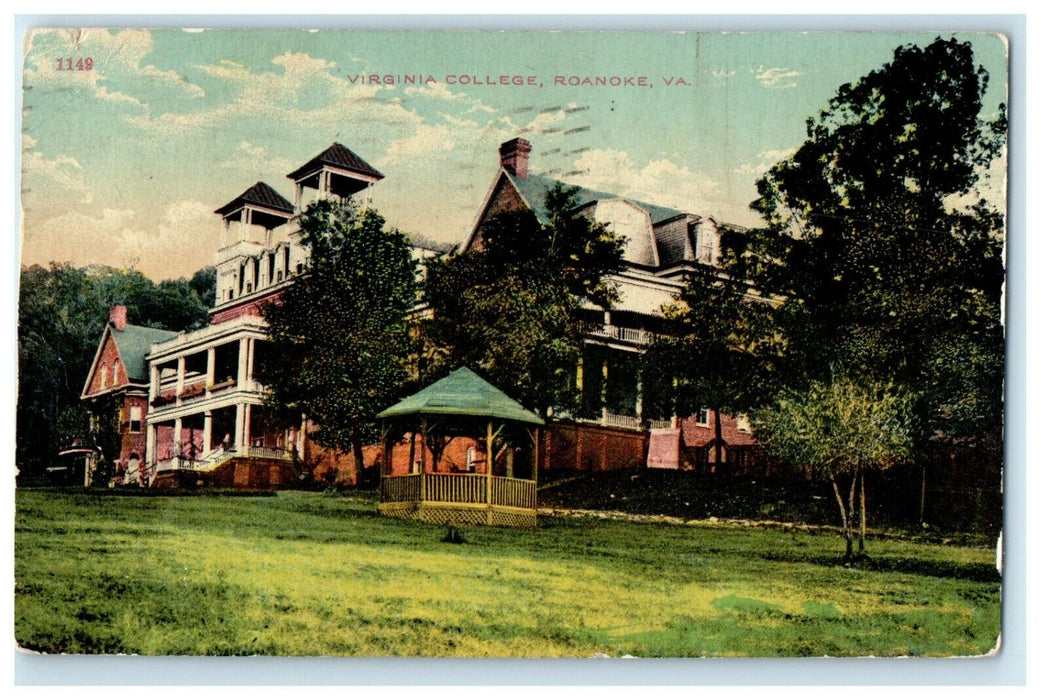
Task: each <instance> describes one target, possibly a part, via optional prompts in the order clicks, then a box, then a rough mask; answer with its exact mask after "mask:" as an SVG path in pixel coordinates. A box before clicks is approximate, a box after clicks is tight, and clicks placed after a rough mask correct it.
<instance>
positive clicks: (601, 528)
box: [14, 28, 1009, 658]
mask: <svg viewBox="0 0 1048 700" xmlns="http://www.w3.org/2000/svg"><path fill="white" fill-rule="evenodd" d="M23 56H24V66H23V73H22V75H23V93H22V95H23V96H22V111H21V119H22V131H21V139H22V140H21V207H22V210H21V211H22V226H21V232H20V236H21V237H20V256H21V258H20V259H21V277H20V286H19V310H18V313H19V316H18V321H19V332H18V342H19V347H18V350H19V354H18V363H19V364H18V380H19V384H18V397H17V416H16V419H17V426H16V432H17V435H16V452H15V464H14V466H15V468H16V474H17V488H16V523H15V579H16V585H15V600H14V613H15V614H14V625H15V629H14V632H15V639H16V640H17V644H18V646H19V648H20V649H22V650H25V651H27V652H42V653H47V654H91V655H111V654H134V655H144V656H171V655H177V656H242V655H260V656H291V657H304V656H307V657H375V656H402V657H509V658H520V657H528V658H532V657H576V658H590V657H625V656H630V657H661V658H667V657H669V658H676V657H738V656H744V657H826V656H830V657H870V656H874V657H899V656H918V657H955V656H976V657H977V656H986V655H993V654H995V653H997V652H998V651H999V649H1000V645H1001V644H1002V634H1003V632H1002V624H1001V619H1002V618H1001V609H1002V608H1001V597H1002V570H1001V566H1000V563H999V541H1000V536H1001V532H1002V523H1003V498H1002V489H1001V484H1002V469H1003V443H1002V429H1003V421H1004V417H1003V401H1002V383H1003V379H1004V328H1003V324H1002V318H1003V316H1002V311H1001V309H1002V303H1003V302H1002V299H1003V285H1004V279H1005V270H1004V257H1003V251H1004V246H1005V241H1006V235H1005V234H1006V228H1007V221H1008V219H1007V203H1006V196H1005V193H1006V174H1007V153H1006V149H1005V146H1006V142H1007V137H1008V123H1009V122H1008V116H1009V114H1008V89H1007V88H1008V57H1009V43H1008V38H1007V37H1006V36H1004V35H1002V34H998V33H991V32H974V31H973V32H945V31H944V32H838V31H825V32H814V33H804V32H787V31H777V32H631V31H615V32H600V31H557V32H545V31H529V32H522V31H436V30H427V31H406V30H401V31H380V30H332V29H327V30H325V29H319V30H306V29H289V30H275V29H240V30H231V29H173V28H154V29H134V28H118V29H106V28H85V29H49V28H37V29H32V30H30V31H29V32H27V33H26V34H25V36H24V47H23ZM1003 639H1004V643H1007V635H1004V637H1003Z"/></svg>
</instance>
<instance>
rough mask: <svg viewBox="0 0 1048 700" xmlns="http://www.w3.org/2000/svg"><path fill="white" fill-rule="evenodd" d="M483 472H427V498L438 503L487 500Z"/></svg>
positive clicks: (484, 501) (482, 501)
mask: <svg viewBox="0 0 1048 700" xmlns="http://www.w3.org/2000/svg"><path fill="white" fill-rule="evenodd" d="M486 480H487V479H486V477H485V476H484V475H483V474H426V494H425V500H427V501H436V502H438V503H479V504H483V503H486V502H487V484H486V483H485V482H486Z"/></svg>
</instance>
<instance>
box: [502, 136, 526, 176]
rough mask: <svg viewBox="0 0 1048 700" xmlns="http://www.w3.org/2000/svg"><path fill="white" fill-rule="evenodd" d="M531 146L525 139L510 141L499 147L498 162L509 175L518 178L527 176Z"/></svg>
mask: <svg viewBox="0 0 1048 700" xmlns="http://www.w3.org/2000/svg"><path fill="white" fill-rule="evenodd" d="M529 153H531V144H530V143H529V142H528V141H527V140H525V139H520V138H517V139H510V140H509V141H507V142H506V143H504V144H502V145H501V146H499V160H500V161H501V165H502V167H503V168H505V169H506V171H507V172H509V174H510V175H516V176H517V177H520V178H526V177H527V176H528V154H529Z"/></svg>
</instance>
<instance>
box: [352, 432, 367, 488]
mask: <svg viewBox="0 0 1048 700" xmlns="http://www.w3.org/2000/svg"><path fill="white" fill-rule="evenodd" d="M363 476H364V445H363V443H362V442H361V441H360V440H354V441H353V484H354V485H355V486H356V485H359V484H360V480H361V478H362V477H363Z"/></svg>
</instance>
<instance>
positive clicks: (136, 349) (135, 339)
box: [103, 324, 178, 382]
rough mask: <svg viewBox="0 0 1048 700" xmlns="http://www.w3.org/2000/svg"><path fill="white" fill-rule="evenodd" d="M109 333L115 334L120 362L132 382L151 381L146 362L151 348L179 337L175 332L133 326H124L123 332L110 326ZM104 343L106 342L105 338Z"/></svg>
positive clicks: (114, 338)
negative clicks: (153, 345)
mask: <svg viewBox="0 0 1048 700" xmlns="http://www.w3.org/2000/svg"><path fill="white" fill-rule="evenodd" d="M109 331H111V332H112V334H113V341H114V342H115V343H116V349H117V351H118V352H119V353H120V361H121V362H123V363H124V370H125V371H126V372H127V378H128V380H130V381H132V382H145V381H149V363H148V362H146V355H147V354H149V346H150V345H152V344H154V343H162V342H164V341H166V340H171V339H172V338H174V337H176V336H177V335H178V333H175V332H174V331H164V330H160V329H159V328H146V327H145V326H132V325H131V324H128V325H126V326H124V330H123V331H118V330H116V329H115V328H113V327H112V326H110V327H109ZM103 342H105V341H104V338H103Z"/></svg>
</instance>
